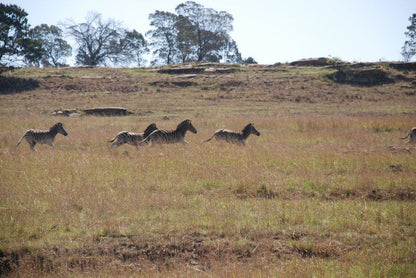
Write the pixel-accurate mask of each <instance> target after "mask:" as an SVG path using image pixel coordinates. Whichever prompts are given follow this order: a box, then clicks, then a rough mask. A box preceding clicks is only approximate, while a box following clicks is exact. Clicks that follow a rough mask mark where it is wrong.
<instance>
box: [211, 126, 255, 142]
mask: <svg viewBox="0 0 416 278" xmlns="http://www.w3.org/2000/svg"><path fill="white" fill-rule="evenodd" d="M250 134H255V135H257V136H260V132H258V131H257V129H256V128H255V127H254V126H253V124H251V123H250V124H248V125H246V126H245V127H244V128H243V130H242V131H241V132H234V131H231V130H228V129H219V130H217V131H215V133H214V135H212V136H211V137H210V138H209V139H207V140H205V141H204V142H208V141H211V139H212V138H215V139H216V140H217V141H224V142H227V143H233V144H237V145H242V146H245V145H246V143H245V140H246V139H247V137H248V136H249V135H250Z"/></svg>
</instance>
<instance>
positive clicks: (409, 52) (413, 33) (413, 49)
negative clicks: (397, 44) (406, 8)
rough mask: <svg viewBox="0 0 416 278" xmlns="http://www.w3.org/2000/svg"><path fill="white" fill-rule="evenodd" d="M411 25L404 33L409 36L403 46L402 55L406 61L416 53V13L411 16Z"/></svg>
mask: <svg viewBox="0 0 416 278" xmlns="http://www.w3.org/2000/svg"><path fill="white" fill-rule="evenodd" d="M409 21H410V25H409V26H407V32H405V33H404V34H405V35H406V37H407V38H408V40H406V41H405V42H404V45H403V47H402V56H403V59H404V61H405V62H409V61H410V60H411V59H412V57H413V56H415V55H416V14H413V15H412V16H411V17H409Z"/></svg>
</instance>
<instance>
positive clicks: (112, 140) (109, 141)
mask: <svg viewBox="0 0 416 278" xmlns="http://www.w3.org/2000/svg"><path fill="white" fill-rule="evenodd" d="M116 138H117V135H116V136H114V138H113V139H111V140H107V142H108V143H112V142H114V140H116Z"/></svg>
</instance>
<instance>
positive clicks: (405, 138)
mask: <svg viewBox="0 0 416 278" xmlns="http://www.w3.org/2000/svg"><path fill="white" fill-rule="evenodd" d="M409 135H410V132H409V133H408V134H407V135H406V137H403V138H400V139H402V140H404V139H406V138H407V137H409Z"/></svg>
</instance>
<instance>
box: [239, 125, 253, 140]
mask: <svg viewBox="0 0 416 278" xmlns="http://www.w3.org/2000/svg"><path fill="white" fill-rule="evenodd" d="M252 126H253V124H252V123H249V124H248V125H246V126H245V127H244V128H243V130H242V131H241V133H242V134H243V136H246V137H247V136H248V135H249V134H250V130H251V128H252Z"/></svg>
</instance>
